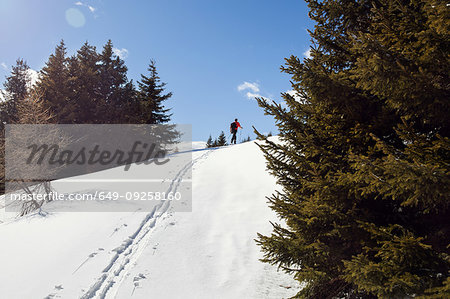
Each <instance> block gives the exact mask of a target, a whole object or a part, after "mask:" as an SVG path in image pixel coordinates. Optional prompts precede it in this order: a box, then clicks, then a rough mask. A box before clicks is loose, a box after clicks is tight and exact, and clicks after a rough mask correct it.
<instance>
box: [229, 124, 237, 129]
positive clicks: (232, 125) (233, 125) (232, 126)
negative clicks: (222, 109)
mask: <svg viewBox="0 0 450 299" xmlns="http://www.w3.org/2000/svg"><path fill="white" fill-rule="evenodd" d="M236 130H237V125H236V122H232V123H231V125H230V131H236Z"/></svg>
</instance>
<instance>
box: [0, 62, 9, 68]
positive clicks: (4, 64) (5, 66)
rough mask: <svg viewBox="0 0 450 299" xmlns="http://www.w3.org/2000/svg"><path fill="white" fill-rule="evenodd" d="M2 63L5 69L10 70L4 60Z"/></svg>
mask: <svg viewBox="0 0 450 299" xmlns="http://www.w3.org/2000/svg"><path fill="white" fill-rule="evenodd" d="M0 65H1V66H2V68H3V69H5V70H8V66H7V65H6V63H4V62H2V63H0Z"/></svg>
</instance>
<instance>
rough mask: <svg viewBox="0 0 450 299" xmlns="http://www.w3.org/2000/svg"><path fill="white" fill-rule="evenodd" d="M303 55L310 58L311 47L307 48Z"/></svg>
mask: <svg viewBox="0 0 450 299" xmlns="http://www.w3.org/2000/svg"><path fill="white" fill-rule="evenodd" d="M303 56H305V58H311V48H309V49H308V50H307V51H305V52H304V53H303Z"/></svg>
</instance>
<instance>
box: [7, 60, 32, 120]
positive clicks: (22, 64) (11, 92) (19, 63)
mask: <svg viewBox="0 0 450 299" xmlns="http://www.w3.org/2000/svg"><path fill="white" fill-rule="evenodd" d="M29 71H30V67H29V66H28V64H27V63H26V61H24V60H23V59H20V58H19V59H17V60H16V65H14V66H13V67H12V71H11V75H10V76H8V77H7V78H6V82H5V83H4V84H3V86H4V87H5V92H3V96H4V99H5V101H4V102H2V103H1V104H0V111H1V115H0V117H1V120H2V125H3V123H12V122H15V121H16V120H17V103H18V102H19V101H20V100H22V99H24V98H25V97H26V96H27V94H28V92H29V90H30V89H31V77H30V73H29Z"/></svg>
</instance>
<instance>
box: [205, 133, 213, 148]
mask: <svg viewBox="0 0 450 299" xmlns="http://www.w3.org/2000/svg"><path fill="white" fill-rule="evenodd" d="M212 145H213V140H212V137H211V135H209V138H208V141H206V147H212Z"/></svg>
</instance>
